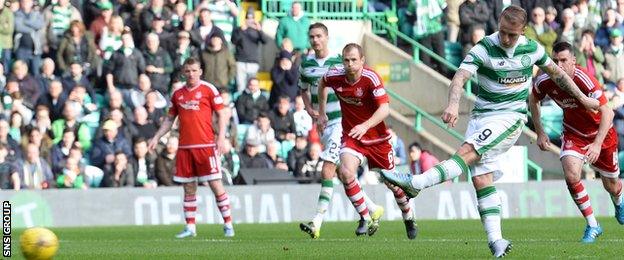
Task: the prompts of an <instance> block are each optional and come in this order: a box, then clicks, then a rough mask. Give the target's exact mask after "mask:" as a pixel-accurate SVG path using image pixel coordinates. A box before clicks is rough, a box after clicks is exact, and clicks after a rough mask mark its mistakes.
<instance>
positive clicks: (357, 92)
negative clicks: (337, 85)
mask: <svg viewBox="0 0 624 260" xmlns="http://www.w3.org/2000/svg"><path fill="white" fill-rule="evenodd" d="M362 95H364V91H363V90H362V88H356V89H355V96H357V97H361V96H362Z"/></svg>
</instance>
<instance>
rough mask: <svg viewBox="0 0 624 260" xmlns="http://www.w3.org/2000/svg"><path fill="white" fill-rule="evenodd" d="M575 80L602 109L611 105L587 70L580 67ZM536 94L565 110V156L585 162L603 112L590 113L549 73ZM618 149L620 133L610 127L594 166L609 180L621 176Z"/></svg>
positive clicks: (541, 78)
mask: <svg viewBox="0 0 624 260" xmlns="http://www.w3.org/2000/svg"><path fill="white" fill-rule="evenodd" d="M573 80H574V83H576V85H577V86H578V87H579V89H580V90H581V91H582V92H583V93H584V94H586V95H587V96H589V97H593V98H595V99H597V100H598V101H599V102H600V105H601V106H602V105H604V104H606V103H607V98H606V97H605V95H604V93H603V91H602V89H601V87H600V83H598V80H596V78H594V77H593V76H591V75H589V74H588V73H587V72H586V71H585V70H584V69H583V68H581V67H578V66H577V67H576V70H575V72H574V78H573ZM532 95H534V96H535V97H537V99H539V100H541V99H543V98H544V97H545V96H546V95H548V96H549V97H550V98H552V99H553V100H554V101H555V102H556V103H557V104H558V105H559V106H560V107H561V108H562V109H563V129H564V130H563V135H562V137H561V141H562V143H561V157H563V156H566V155H570V156H574V157H577V158H580V159H584V157H585V156H584V155H585V152H586V151H585V150H583V149H582V148H583V147H585V146H587V145H589V144H591V143H593V142H594V138H595V137H596V134H597V133H598V126H599V125H600V118H601V116H602V115H601V113H600V112H598V113H593V112H591V111H588V110H586V109H585V108H584V107H583V105H581V103H580V102H579V101H578V100H576V99H575V98H574V97H572V96H570V95H569V94H568V93H567V92H565V91H563V90H562V89H561V88H559V87H558V86H557V84H555V82H554V81H553V80H552V79H550V77H549V76H548V75H547V74H544V75H541V76H539V77H537V79H536V80H535V85H534V86H533V91H532ZM617 148H618V138H617V133H616V132H615V128H613V126H610V129H609V132H608V133H607V136H606V137H605V139H604V141H603V143H602V150H601V151H600V157H599V158H598V160H597V161H596V162H595V163H594V164H593V166H594V167H595V168H596V169H597V170H598V171H599V172H600V174H602V175H603V176H605V177H611V178H615V177H617V176H618V175H619V167H618V155H617V153H618V151H617Z"/></svg>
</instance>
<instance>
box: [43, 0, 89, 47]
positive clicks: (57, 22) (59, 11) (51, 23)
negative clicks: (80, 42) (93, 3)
mask: <svg viewBox="0 0 624 260" xmlns="http://www.w3.org/2000/svg"><path fill="white" fill-rule="evenodd" d="M43 17H44V19H45V28H46V31H45V33H46V38H45V39H46V45H45V47H44V49H47V53H48V54H49V55H50V57H56V53H57V50H58V48H59V45H60V43H61V40H62V39H63V35H64V34H65V31H67V30H68V29H69V27H70V23H71V21H74V20H78V21H82V16H81V15H80V12H79V11H78V9H76V7H73V6H72V5H71V3H70V2H69V0H57V2H56V4H52V5H49V6H48V7H46V8H45V9H44V10H43ZM83 31H84V29H83Z"/></svg>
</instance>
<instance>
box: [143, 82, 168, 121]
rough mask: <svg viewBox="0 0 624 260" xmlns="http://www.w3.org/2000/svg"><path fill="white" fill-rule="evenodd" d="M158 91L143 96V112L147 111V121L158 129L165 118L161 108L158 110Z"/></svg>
mask: <svg viewBox="0 0 624 260" xmlns="http://www.w3.org/2000/svg"><path fill="white" fill-rule="evenodd" d="M159 94H160V93H158V91H156V90H152V91H150V92H148V93H147V95H146V96H145V105H144V107H145V110H147V121H149V122H154V123H155V124H156V125H157V126H158V127H160V124H161V123H162V122H163V120H164V118H165V111H164V110H163V109H162V108H158V106H157V104H158V102H159V101H158V100H159V97H158V96H159Z"/></svg>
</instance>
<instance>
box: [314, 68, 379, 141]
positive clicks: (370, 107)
mask: <svg viewBox="0 0 624 260" xmlns="http://www.w3.org/2000/svg"><path fill="white" fill-rule="evenodd" d="M323 83H325V87H329V88H332V89H334V92H335V93H336V96H338V99H339V100H340V109H341V110H342V135H343V136H347V135H348V134H349V132H350V131H351V129H352V128H353V127H354V126H356V125H359V124H361V123H363V122H364V121H366V120H368V119H369V118H371V117H372V116H373V114H374V113H375V111H376V110H377V108H379V106H380V105H381V104H384V103H389V102H390V99H389V98H388V94H386V91H385V89H384V86H383V82H382V81H381V78H380V77H379V75H377V73H375V72H374V71H373V70H371V69H369V68H366V67H365V68H364V69H363V71H362V76H361V77H360V79H358V81H357V82H355V83H354V84H349V83H348V82H347V77H346V73H345V70H344V68H342V67H339V68H338V67H334V68H332V69H330V70H329V71H327V73H326V74H325V76H323ZM389 139H390V134H389V133H388V129H387V128H386V124H384V122H383V121H382V122H381V123H379V124H378V125H376V126H373V127H371V128H370V129H368V131H367V132H366V134H364V136H362V139H361V140H360V141H361V142H362V144H364V145H372V144H377V143H381V142H383V141H387V140H389Z"/></svg>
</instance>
